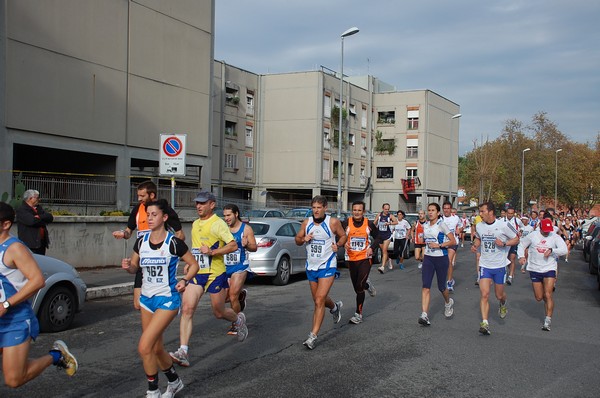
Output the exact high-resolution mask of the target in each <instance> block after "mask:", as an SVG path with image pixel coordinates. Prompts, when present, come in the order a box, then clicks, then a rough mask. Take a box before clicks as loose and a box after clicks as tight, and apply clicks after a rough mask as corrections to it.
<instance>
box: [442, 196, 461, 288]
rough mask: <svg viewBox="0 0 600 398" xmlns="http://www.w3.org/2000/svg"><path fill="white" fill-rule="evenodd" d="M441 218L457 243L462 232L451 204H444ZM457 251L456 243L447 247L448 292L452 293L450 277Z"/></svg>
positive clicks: (452, 285)
mask: <svg viewBox="0 0 600 398" xmlns="http://www.w3.org/2000/svg"><path fill="white" fill-rule="evenodd" d="M442 211H443V213H444V214H443V217H442V220H443V221H444V224H446V225H447V226H448V229H450V231H451V232H452V233H453V234H454V239H455V240H456V242H458V237H459V235H460V232H461V230H462V228H461V224H460V218H459V217H458V216H457V215H456V214H452V203H450V202H444V204H443V205H442ZM457 249H458V243H457V244H455V245H454V246H449V247H448V261H449V265H448V283H447V287H448V291H449V292H453V291H454V278H453V277H452V273H453V271H454V264H455V262H456V250H457Z"/></svg>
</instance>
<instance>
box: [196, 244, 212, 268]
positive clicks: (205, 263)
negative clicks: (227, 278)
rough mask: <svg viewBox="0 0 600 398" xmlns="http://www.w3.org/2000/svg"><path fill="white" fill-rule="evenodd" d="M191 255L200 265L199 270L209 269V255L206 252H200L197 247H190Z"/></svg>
mask: <svg viewBox="0 0 600 398" xmlns="http://www.w3.org/2000/svg"><path fill="white" fill-rule="evenodd" d="M192 255H193V256H194V258H195V259H196V261H197V262H198V265H199V266H200V269H201V270H202V269H210V261H209V260H210V258H209V256H207V255H206V254H202V252H200V249H197V248H192Z"/></svg>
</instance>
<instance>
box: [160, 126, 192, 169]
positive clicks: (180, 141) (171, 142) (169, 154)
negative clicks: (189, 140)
mask: <svg viewBox="0 0 600 398" xmlns="http://www.w3.org/2000/svg"><path fill="white" fill-rule="evenodd" d="M186 136H187V134H161V135H160V174H161V175H168V176H184V175H185V138H186Z"/></svg>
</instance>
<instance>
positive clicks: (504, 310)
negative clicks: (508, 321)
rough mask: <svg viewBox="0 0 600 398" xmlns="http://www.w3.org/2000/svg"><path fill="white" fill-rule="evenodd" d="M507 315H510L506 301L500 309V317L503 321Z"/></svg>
mask: <svg viewBox="0 0 600 398" xmlns="http://www.w3.org/2000/svg"><path fill="white" fill-rule="evenodd" d="M506 314H508V308H506V301H505V302H504V304H502V303H500V308H498V315H500V318H501V319H504V318H506Z"/></svg>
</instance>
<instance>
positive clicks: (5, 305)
mask: <svg viewBox="0 0 600 398" xmlns="http://www.w3.org/2000/svg"><path fill="white" fill-rule="evenodd" d="M2 307H4V309H5V310H7V309H9V308H10V303H9V302H8V300H6V301H4V302H3V303H2Z"/></svg>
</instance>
